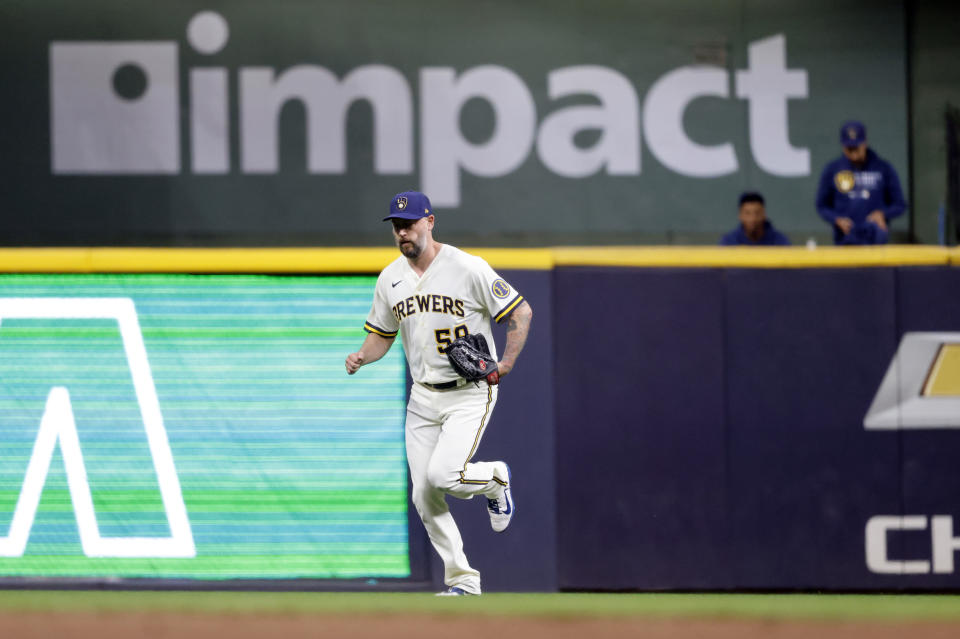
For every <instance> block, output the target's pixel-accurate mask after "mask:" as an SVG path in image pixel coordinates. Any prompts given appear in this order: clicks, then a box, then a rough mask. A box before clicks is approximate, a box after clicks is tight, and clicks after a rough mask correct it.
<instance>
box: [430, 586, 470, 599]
mask: <svg viewBox="0 0 960 639" xmlns="http://www.w3.org/2000/svg"><path fill="white" fill-rule="evenodd" d="M475 596H476V595H474V594H473V593H472V592H467V591H466V590H464V589H463V588H457V587H456V586H450V587H449V588H447V589H446V590H444V591H443V592H438V593H437V597H475Z"/></svg>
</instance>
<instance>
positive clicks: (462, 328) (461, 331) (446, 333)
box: [434, 324, 470, 355]
mask: <svg viewBox="0 0 960 639" xmlns="http://www.w3.org/2000/svg"><path fill="white" fill-rule="evenodd" d="M434 334H435V335H436V336H437V352H438V353H440V354H441V355H443V349H445V348H446V347H447V346H450V344H452V343H453V340H452V339H450V329H449V328H438V329H437V330H435V331H434ZM469 334H470V331H468V330H467V325H466V324H460V325H459V326H455V327H454V328H453V339H460V338H461V337H466V336H467V335H469Z"/></svg>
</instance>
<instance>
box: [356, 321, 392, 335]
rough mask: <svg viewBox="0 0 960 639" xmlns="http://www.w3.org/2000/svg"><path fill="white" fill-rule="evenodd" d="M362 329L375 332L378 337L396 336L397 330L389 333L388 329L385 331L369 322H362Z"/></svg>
mask: <svg viewBox="0 0 960 639" xmlns="http://www.w3.org/2000/svg"><path fill="white" fill-rule="evenodd" d="M363 330H365V331H366V332H368V333H376V334H377V335H379V336H380V337H396V336H397V331H393V332H392V333H391V332H390V331H385V330H383V329H382V328H377V327H376V326H374V325H373V324H371V323H370V322H364V324H363Z"/></svg>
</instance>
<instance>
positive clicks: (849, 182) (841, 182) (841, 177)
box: [833, 171, 857, 193]
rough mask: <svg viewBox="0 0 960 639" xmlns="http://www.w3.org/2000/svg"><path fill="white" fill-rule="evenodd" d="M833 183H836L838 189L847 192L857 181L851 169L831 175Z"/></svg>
mask: <svg viewBox="0 0 960 639" xmlns="http://www.w3.org/2000/svg"><path fill="white" fill-rule="evenodd" d="M833 183H834V184H836V185H837V190H838V191H840V192H841V193H848V192H849V191H850V189H852V188H853V187H854V185H855V184H856V183H857V181H856V179H854V177H853V171H840V172H839V173H837V174H836V175H834V176H833Z"/></svg>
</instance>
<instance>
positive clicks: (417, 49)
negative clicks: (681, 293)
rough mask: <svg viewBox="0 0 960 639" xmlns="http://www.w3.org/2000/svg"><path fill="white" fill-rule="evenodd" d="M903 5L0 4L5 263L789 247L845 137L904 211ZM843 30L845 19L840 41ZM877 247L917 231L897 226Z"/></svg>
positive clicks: (369, 0)
mask: <svg viewBox="0 0 960 639" xmlns="http://www.w3.org/2000/svg"><path fill="white" fill-rule="evenodd" d="M906 15H907V12H906V10H905V8H904V4H903V3H902V2H896V1H880V2H876V1H874V2H864V1H860V0H857V1H854V0H842V1H839V2H837V1H827V0H815V1H812V2H805V3H799V4H798V3H795V2H788V1H786V0H777V1H774V2H757V1H753V0H730V1H724V2H701V1H688V2H679V3H678V2H667V1H664V0H658V1H656V2H643V3H623V2H613V1H609V0H602V1H600V2H589V3H585V2H580V1H578V0H560V1H556V0H551V1H549V2H548V1H546V0H536V1H533V2H523V3H515V2H507V1H505V0H490V1H487V2H480V3H477V2H464V1H461V0H457V1H454V2H444V3H437V2H430V1H427V0H416V1H413V2H404V3H395V2H380V1H374V0H364V1H362V2H355V1H350V2H347V1H346V0H335V1H330V2H323V3H304V2H298V1H293V0H282V1H280V2H274V3H271V4H269V5H266V4H262V3H220V2H218V3H203V2H198V1H195V0H186V1H184V2H177V3H174V4H172V5H169V6H167V5H165V6H164V7H162V8H159V7H155V8H151V7H148V6H140V5H136V4H130V3H127V2H120V1H119V0H96V1H95V2H87V3H84V4H83V5H82V7H81V6H79V5H76V3H69V2H63V1H62V0H52V1H50V2H44V3H21V2H12V1H9V0H8V1H6V2H2V3H0V19H2V21H3V23H4V24H7V25H11V26H13V27H15V28H11V29H10V30H9V34H8V36H7V37H6V38H4V40H3V42H2V43H0V53H2V55H0V80H2V81H3V84H4V87H5V95H6V96H7V97H6V98H5V99H4V100H2V101H0V120H2V121H3V122H5V123H6V126H4V127H3V130H4V133H3V135H4V138H3V139H4V148H5V149H7V150H8V152H7V153H5V154H3V156H2V158H0V172H2V174H3V175H4V180H3V184H4V186H3V201H4V213H3V219H4V225H3V226H4V232H3V234H2V237H0V242H2V243H3V244H5V245H7V246H14V245H33V246H42V245H61V246H64V245H86V246H89V245H219V246H223V245H248V246H250V245H254V246H270V245H326V246H333V245H358V244H359V245H375V244H379V243H381V242H382V241H383V240H384V239H385V238H384V231H385V230H384V228H383V227H382V226H381V223H380V218H381V217H382V216H381V212H382V210H383V209H384V208H385V206H386V203H387V202H388V201H389V198H390V196H391V195H393V194H394V193H396V192H398V191H401V190H406V189H409V188H417V189H421V190H424V191H425V192H427V193H428V195H430V196H431V198H432V199H433V202H434V205H435V207H436V209H437V212H438V221H439V226H438V232H439V233H440V234H441V236H442V237H444V238H445V239H446V240H450V241H452V242H454V243H456V244H461V245H464V244H473V245H494V246H497V245H499V246H504V245H507V246H518V245H520V246H549V245H557V244H583V243H585V244H598V243H615V244H625V243H669V244H685V243H706V244H712V243H715V242H716V241H717V239H718V238H719V236H720V234H721V233H722V232H724V231H726V230H729V228H732V227H733V226H734V224H735V213H736V201H737V196H738V194H739V193H740V192H741V191H743V190H747V189H750V190H759V191H761V192H763V193H764V195H765V196H766V198H767V209H768V214H769V216H770V217H771V219H772V220H773V221H774V223H775V224H776V225H777V226H778V227H779V228H780V229H782V230H783V231H785V232H786V233H787V234H788V235H789V236H790V237H791V239H793V241H794V242H795V243H803V242H805V241H806V239H807V238H808V237H811V236H813V237H816V238H818V239H820V240H821V241H822V240H825V239H827V236H828V232H829V229H828V228H827V227H826V224H825V223H824V222H822V221H821V220H820V219H819V218H818V217H817V215H816V212H815V210H814V207H813V199H814V194H815V190H816V183H817V178H818V176H819V172H820V169H821V167H822V166H823V165H824V164H825V163H827V162H828V161H829V160H831V159H832V158H833V157H835V156H837V155H838V153H839V145H838V140H837V137H838V128H839V125H840V123H841V122H842V121H844V120H846V119H849V118H857V119H860V120H863V121H864V122H865V123H866V124H867V127H868V129H869V135H870V141H871V144H872V145H873V146H874V147H875V148H876V149H877V150H878V151H879V152H880V153H881V154H882V155H883V156H884V157H886V158H887V159H889V160H890V161H891V162H892V163H893V165H894V166H895V167H896V169H897V170H898V172H899V173H900V176H901V180H902V181H903V183H904V186H905V188H906V190H907V191H908V192H909V172H908V144H907V134H908V129H909V127H908V121H907V103H908V97H907V65H906V47H907V43H906V29H905V26H904V23H905V19H906ZM851 25H855V28H852V26H851ZM893 228H894V232H895V237H897V238H901V239H902V238H903V237H904V236H905V234H906V232H907V230H908V229H909V220H908V218H906V217H904V218H901V219H899V220H897V221H896V222H895V224H894V227H893Z"/></svg>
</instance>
